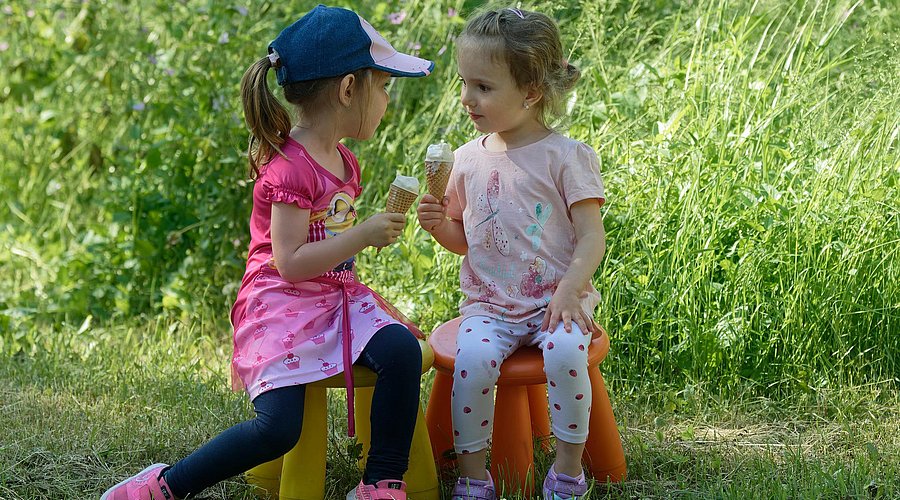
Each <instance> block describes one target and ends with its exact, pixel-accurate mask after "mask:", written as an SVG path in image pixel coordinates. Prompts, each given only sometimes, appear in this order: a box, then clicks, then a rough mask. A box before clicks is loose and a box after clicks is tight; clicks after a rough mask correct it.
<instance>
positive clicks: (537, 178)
mask: <svg viewBox="0 0 900 500" xmlns="http://www.w3.org/2000/svg"><path fill="white" fill-rule="evenodd" d="M485 138H486V136H482V137H479V138H478V139H475V140H474V141H470V142H469V143H467V144H465V145H464V146H462V147H460V148H459V149H457V150H456V152H455V153H454V156H455V163H454V165H453V172H452V173H451V175H450V182H449V184H448V186H447V196H449V199H450V203H449V206H448V208H447V215H448V216H449V217H451V218H453V219H456V220H461V221H462V223H463V226H464V228H465V232H466V241H467V243H468V246H469V249H468V253H467V254H466V256H465V258H464V259H463V263H462V267H461V268H460V284H461V287H462V291H463V293H464V294H465V299H464V301H463V303H462V305H461V306H460V313H461V314H462V315H463V316H465V317H469V316H477V315H484V316H489V317H493V318H497V319H501V320H504V321H510V322H520V321H524V320H527V319H529V318H531V317H534V316H536V315H538V314H540V313H541V312H542V311H544V310H545V309H546V307H547V305H548V304H549V303H550V298H551V297H552V295H553V292H554V291H556V287H557V285H558V284H559V282H560V280H561V279H562V277H563V276H564V275H565V273H566V271H567V270H568V268H569V264H570V262H571V260H572V255H573V254H574V252H575V243H576V242H575V227H574V226H573V225H572V218H571V214H570V213H569V208H570V207H571V206H572V204H574V203H576V202H579V201H582V200H586V199H591V198H595V199H598V200H599V201H600V203H599V205H602V204H603V203H604V202H605V197H604V192H603V180H602V178H601V177H600V163H599V160H598V158H597V154H596V153H595V152H594V150H593V149H591V147H590V146H588V145H586V144H583V143H581V142H578V141H576V140H573V139H569V138H567V137H564V136H562V135H560V134H557V133H551V134H550V135H548V136H547V137H545V138H543V139H541V140H539V141H537V142H534V143H532V144H529V145H527V146H522V147H520V148H515V149H511V150H508V151H504V152H491V151H488V150H487V149H485V147H484V140H485ZM599 205H598V208H599ZM588 288H589V289H588V290H586V291H587V292H588V294H587V297H585V298H584V299H583V300H582V306H583V307H584V310H585V312H587V313H588V314H592V313H593V311H594V309H595V308H596V307H597V304H598V303H599V301H600V295H599V293H598V292H597V290H596V289H595V288H594V287H593V285H589V287H588Z"/></svg>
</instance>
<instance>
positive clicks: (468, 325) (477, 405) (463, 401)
mask: <svg viewBox="0 0 900 500" xmlns="http://www.w3.org/2000/svg"><path fill="white" fill-rule="evenodd" d="M519 339H520V338H519V337H518V336H515V335H510V330H509V328H507V327H506V326H505V323H503V322H501V321H497V320H494V319H491V318H487V317H485V316H473V317H471V318H468V319H466V320H465V321H463V322H462V323H461V324H460V325H459V334H458V335H457V337H456V345H457V348H458V351H457V353H456V366H455V370H454V373H453V392H452V393H451V412H452V414H453V444H454V448H455V449H456V453H457V459H458V461H459V469H460V475H462V476H463V477H469V478H472V479H478V480H486V479H487V474H486V472H485V469H484V465H485V456H486V455H487V446H488V438H489V437H490V435H491V430H492V429H493V420H494V384H495V383H496V382H497V379H498V378H499V377H500V365H501V364H502V363H503V360H505V359H506V357H507V356H509V354H510V353H511V352H513V351H514V350H515V349H516V348H517V347H518V346H519V342H520V340H519Z"/></svg>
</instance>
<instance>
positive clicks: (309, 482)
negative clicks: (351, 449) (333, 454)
mask: <svg viewBox="0 0 900 500" xmlns="http://www.w3.org/2000/svg"><path fill="white" fill-rule="evenodd" d="M327 419H328V398H327V389H325V388H324V387H312V386H307V387H306V399H305V400H304V403H303V431H302V432H301V433H300V441H299V442H298V443H297V446H294V448H293V449H292V450H291V451H289V452H287V453H286V454H285V455H284V464H283V466H282V470H281V492H280V494H279V495H278V496H279V499H280V500H321V499H322V498H324V497H325V454H326V452H327V447H328V441H327V439H328V423H327Z"/></svg>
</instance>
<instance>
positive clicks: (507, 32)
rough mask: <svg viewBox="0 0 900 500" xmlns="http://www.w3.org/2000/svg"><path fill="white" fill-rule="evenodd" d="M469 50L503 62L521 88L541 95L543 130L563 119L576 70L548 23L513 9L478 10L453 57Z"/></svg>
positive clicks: (538, 107)
mask: <svg viewBox="0 0 900 500" xmlns="http://www.w3.org/2000/svg"><path fill="white" fill-rule="evenodd" d="M472 49H474V50H481V51H486V52H488V53H489V54H490V55H491V57H492V58H493V59H494V60H498V59H500V60H502V61H504V62H505V63H506V64H507V66H508V67H509V70H510V72H511V73H512V77H513V80H514V81H515V82H516V85H517V86H518V87H519V88H520V89H522V90H525V89H530V88H534V89H535V90H537V91H539V92H540V93H541V94H542V96H543V97H542V98H541V99H540V100H539V101H538V102H537V103H536V104H535V107H536V111H537V116H538V120H540V122H541V124H542V125H544V126H545V127H549V123H551V122H552V121H553V120H554V119H556V118H559V117H561V116H563V115H564V114H565V98H566V95H567V94H568V93H569V92H570V91H571V90H572V89H573V88H575V84H576V83H577V82H578V79H579V78H580V77H581V71H579V69H578V68H576V67H575V66H573V65H571V64H569V63H568V61H566V60H565V57H564V56H563V50H562V41H561V40H560V34H559V27H557V25H556V22H554V21H553V19H550V18H549V17H548V16H546V15H544V14H541V13H539V12H531V11H527V10H520V9H512V8H509V9H499V10H486V11H483V12H481V13H480V14H478V15H476V16H475V17H474V18H472V19H470V20H469V21H468V22H467V23H466V26H465V28H463V31H462V33H461V34H460V35H459V38H458V39H457V53H456V55H457V57H459V53H460V51H461V50H472Z"/></svg>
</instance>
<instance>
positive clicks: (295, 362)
mask: <svg viewBox="0 0 900 500" xmlns="http://www.w3.org/2000/svg"><path fill="white" fill-rule="evenodd" d="M283 363H284V366H286V367H287V369H288V370H296V369H297V368H300V358H298V357H297V356H295V355H294V353H292V352H289V353H287V356H286V357H285V358H284V361H283Z"/></svg>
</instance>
